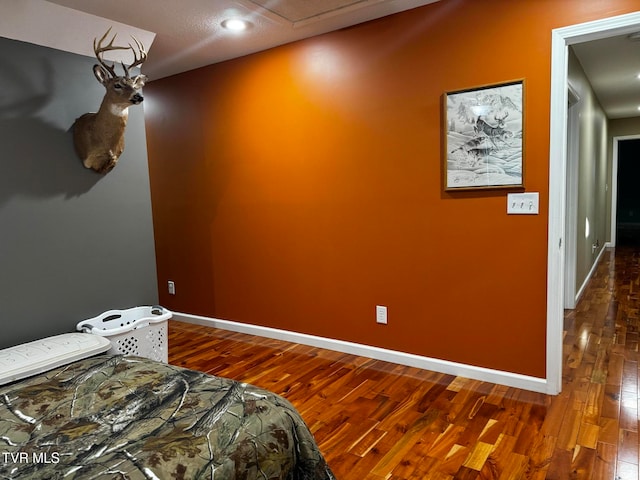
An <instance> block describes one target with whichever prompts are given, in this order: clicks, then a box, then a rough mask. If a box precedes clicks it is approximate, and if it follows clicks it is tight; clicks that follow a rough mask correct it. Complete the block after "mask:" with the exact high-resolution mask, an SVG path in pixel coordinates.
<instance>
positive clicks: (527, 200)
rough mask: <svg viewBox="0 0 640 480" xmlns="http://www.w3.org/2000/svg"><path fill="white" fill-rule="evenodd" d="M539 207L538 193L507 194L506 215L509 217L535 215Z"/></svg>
mask: <svg viewBox="0 0 640 480" xmlns="http://www.w3.org/2000/svg"><path fill="white" fill-rule="evenodd" d="M539 207H540V194H539V193H538V192H527V193H509V194H507V213H508V214H509V215H537V214H538V210H539Z"/></svg>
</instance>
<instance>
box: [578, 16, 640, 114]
mask: <svg viewBox="0 0 640 480" xmlns="http://www.w3.org/2000/svg"><path fill="white" fill-rule="evenodd" d="M638 30H639V31H640V26H639V27H638ZM573 51H574V52H575V54H576V56H577V57H578V60H579V61H580V64H581V65H582V68H583V70H584V71H585V73H586V75H587V78H588V79H589V82H590V83H591V86H592V87H593V90H594V91H595V92H596V95H597V97H598V100H599V101H600V104H601V105H602V108H604V110H605V111H606V112H607V116H608V117H609V118H626V117H637V116H639V115H640V111H638V107H640V79H639V78H638V75H639V74H640V39H638V40H635V41H631V40H630V39H629V38H628V35H621V36H617V37H610V38H604V39H601V40H593V41H590V42H583V43H578V44H576V45H573Z"/></svg>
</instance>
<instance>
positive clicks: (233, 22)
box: [222, 18, 249, 32]
mask: <svg viewBox="0 0 640 480" xmlns="http://www.w3.org/2000/svg"><path fill="white" fill-rule="evenodd" d="M248 26H249V22H247V21H246V20H242V19H241V18H227V19H226V20H224V21H223V22H222V27H223V28H226V29H227V30H231V31H232V32H242V31H243V30H246V29H247V28H248Z"/></svg>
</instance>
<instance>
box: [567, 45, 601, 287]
mask: <svg viewBox="0 0 640 480" xmlns="http://www.w3.org/2000/svg"><path fill="white" fill-rule="evenodd" d="M568 73H569V82H570V83H571V85H572V86H573V87H574V88H575V89H576V91H577V94H578V95H579V96H580V100H579V102H578V103H577V104H576V108H579V133H578V135H579V145H578V148H579V150H578V179H577V182H578V183H577V189H578V215H577V225H576V288H577V289H579V288H580V286H581V285H582V284H583V283H584V281H585V279H586V278H587V276H588V274H589V271H590V270H591V268H592V266H593V264H594V263H595V261H596V259H597V258H598V255H599V253H600V250H602V249H603V248H604V245H605V243H606V242H608V241H609V225H610V216H609V209H610V204H611V202H610V197H611V192H610V189H609V188H608V185H607V184H608V181H609V177H610V175H609V173H608V172H609V171H610V165H609V155H608V152H607V148H608V144H609V142H608V140H609V133H608V120H607V117H606V115H605V113H604V110H603V109H602V107H601V106H600V103H599V102H598V99H597V98H596V96H595V94H594V93H593V89H592V87H591V84H590V83H589V80H588V79H587V77H586V75H585V73H584V70H583V69H582V66H581V65H580V63H579V62H578V60H577V58H576V57H575V55H574V54H573V51H571V50H570V55H569V72H568ZM587 218H588V219H589V226H590V228H589V235H588V236H586V227H585V224H586V222H585V219H587ZM596 243H598V245H599V246H598V248H596V249H595V250H594V249H592V245H594V244H596Z"/></svg>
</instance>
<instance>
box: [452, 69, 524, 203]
mask: <svg viewBox="0 0 640 480" xmlns="http://www.w3.org/2000/svg"><path fill="white" fill-rule="evenodd" d="M443 114H444V119H443V136H444V149H443V152H444V155H443V156H444V160H443V183H444V190H445V191H456V190H477V189H498V188H500V189H514V190H515V189H523V188H524V155H523V152H524V148H523V147H524V80H523V79H521V80H513V81H509V82H504V83H497V84H491V85H484V86H480V87H474V88H468V89H465V90H457V91H451V92H445V94H444V95H443Z"/></svg>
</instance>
